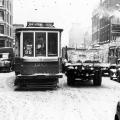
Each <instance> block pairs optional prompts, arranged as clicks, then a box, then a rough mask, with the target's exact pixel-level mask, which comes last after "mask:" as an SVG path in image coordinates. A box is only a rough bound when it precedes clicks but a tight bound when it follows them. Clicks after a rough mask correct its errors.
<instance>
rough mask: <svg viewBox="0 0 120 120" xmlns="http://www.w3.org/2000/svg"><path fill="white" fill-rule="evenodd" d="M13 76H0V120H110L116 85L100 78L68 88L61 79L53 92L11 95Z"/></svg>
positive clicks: (119, 94) (119, 91)
mask: <svg viewBox="0 0 120 120" xmlns="http://www.w3.org/2000/svg"><path fill="white" fill-rule="evenodd" d="M14 79H15V74H14V72H11V73H0V120H74V119H75V120H88V119H89V120H114V114H115V110H116V104H117V101H118V100H120V83H117V82H115V81H111V80H110V79H109V78H108V77H103V82H102V86H101V87H94V86H93V85H92V83H86V84H81V85H79V86H76V87H69V86H67V84H66V77H65V76H64V77H63V78H62V79H60V81H59V88H58V89H57V90H47V91H40V90H37V91H15V90H14V86H13V81H14Z"/></svg>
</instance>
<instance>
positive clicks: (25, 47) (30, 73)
mask: <svg viewBox="0 0 120 120" xmlns="http://www.w3.org/2000/svg"><path fill="white" fill-rule="evenodd" d="M61 32H62V29H57V28H54V27H26V28H21V29H18V30H17V31H16V57H15V74H16V81H15V85H19V86H21V87H35V88H37V87H38V88H46V87H47V88H53V87H57V84H58V82H59V80H58V79H59V78H61V77H62V74H61V73H62V68H61V65H62V59H61Z"/></svg>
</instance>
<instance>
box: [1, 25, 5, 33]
mask: <svg viewBox="0 0 120 120" xmlns="http://www.w3.org/2000/svg"><path fill="white" fill-rule="evenodd" d="M0 33H1V34H4V26H3V25H0Z"/></svg>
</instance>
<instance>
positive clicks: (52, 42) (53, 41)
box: [48, 33, 58, 56]
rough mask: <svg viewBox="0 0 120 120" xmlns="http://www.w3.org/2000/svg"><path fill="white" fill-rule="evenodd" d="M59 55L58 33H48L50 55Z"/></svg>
mask: <svg viewBox="0 0 120 120" xmlns="http://www.w3.org/2000/svg"><path fill="white" fill-rule="evenodd" d="M57 55H58V34H57V33H48V56H57Z"/></svg>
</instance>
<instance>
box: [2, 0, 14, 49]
mask: <svg viewBox="0 0 120 120" xmlns="http://www.w3.org/2000/svg"><path fill="white" fill-rule="evenodd" d="M12 24H13V0H0V47H12V46H13V34H12V33H13V26H12Z"/></svg>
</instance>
